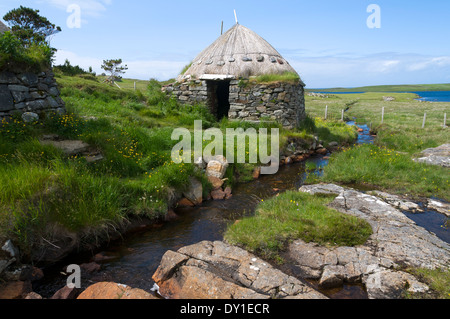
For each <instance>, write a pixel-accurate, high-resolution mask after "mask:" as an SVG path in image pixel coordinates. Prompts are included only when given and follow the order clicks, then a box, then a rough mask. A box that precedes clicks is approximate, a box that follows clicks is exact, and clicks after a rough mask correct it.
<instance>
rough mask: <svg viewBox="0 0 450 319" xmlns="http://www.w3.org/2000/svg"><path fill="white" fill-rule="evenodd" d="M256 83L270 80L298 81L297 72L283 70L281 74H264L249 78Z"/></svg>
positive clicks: (269, 81) (270, 81)
mask: <svg viewBox="0 0 450 319" xmlns="http://www.w3.org/2000/svg"><path fill="white" fill-rule="evenodd" d="M251 81H252V82H256V83H272V82H294V83H297V82H298V81H300V77H299V76H298V74H296V73H293V72H285V73H283V74H265V75H260V76H257V77H255V78H253V79H251Z"/></svg>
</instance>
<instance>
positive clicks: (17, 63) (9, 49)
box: [0, 31, 55, 71]
mask: <svg viewBox="0 0 450 319" xmlns="http://www.w3.org/2000/svg"><path fill="white" fill-rule="evenodd" d="M54 53H55V51H54V50H53V49H52V48H51V47H50V46H49V45H48V44H47V43H32V44H30V45H28V46H25V45H24V44H23V43H22V42H21V41H20V40H19V39H18V38H17V37H16V36H15V35H14V34H13V33H11V32H9V31H7V32H4V33H3V34H0V68H1V69H3V70H10V69H17V68H20V69H23V70H33V71H42V70H45V69H48V68H49V67H50V65H51V62H52V58H53V55H54Z"/></svg>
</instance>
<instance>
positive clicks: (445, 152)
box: [415, 144, 450, 167]
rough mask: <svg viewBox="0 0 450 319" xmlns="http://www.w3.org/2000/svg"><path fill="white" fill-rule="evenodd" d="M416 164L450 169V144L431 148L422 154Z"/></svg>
mask: <svg viewBox="0 0 450 319" xmlns="http://www.w3.org/2000/svg"><path fill="white" fill-rule="evenodd" d="M415 161H416V162H419V163H426V164H430V165H437V166H442V167H450V144H444V145H441V146H439V147H436V148H429V149H427V150H425V151H423V152H422V157H420V158H417V159H415Z"/></svg>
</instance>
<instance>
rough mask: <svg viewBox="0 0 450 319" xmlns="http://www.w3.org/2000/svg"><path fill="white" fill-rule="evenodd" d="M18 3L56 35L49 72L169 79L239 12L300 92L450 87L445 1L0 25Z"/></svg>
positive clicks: (181, 6)
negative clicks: (108, 66)
mask: <svg viewBox="0 0 450 319" xmlns="http://www.w3.org/2000/svg"><path fill="white" fill-rule="evenodd" d="M20 5H23V6H26V7H30V8H33V9H39V10H40V14H41V15H43V16H45V17H47V18H48V19H49V20H50V21H51V22H52V23H54V24H56V25H58V26H60V27H61V28H62V32H61V33H59V34H57V35H55V36H54V37H53V38H52V39H51V45H52V47H54V48H56V49H57V50H58V52H57V54H56V61H55V64H56V65H58V64H62V63H64V61H65V60H66V59H68V60H69V61H70V62H71V64H72V65H80V66H81V67H82V68H84V69H88V68H89V67H90V66H91V67H92V68H93V70H94V71H96V72H97V73H102V72H103V71H102V69H101V67H100V66H101V64H102V61H103V60H105V59H116V58H121V59H122V60H123V61H124V63H125V64H127V65H128V68H129V69H128V71H127V73H126V74H125V77H126V78H135V79H142V80H148V79H150V78H156V79H158V80H168V79H170V78H174V77H176V76H177V75H178V74H179V73H180V71H181V70H182V69H183V67H184V66H185V65H187V64H189V63H190V62H191V61H192V60H193V59H194V58H195V57H196V56H197V55H198V54H199V53H200V52H201V51H202V50H203V49H205V48H206V47H207V46H209V45H210V44H211V43H213V42H214V41H215V40H216V39H217V38H218V37H219V36H220V31H221V22H222V21H223V22H224V32H225V31H226V30H228V29H229V28H231V27H232V26H233V25H234V24H235V23H236V22H235V16H234V10H236V12H237V17H238V21H239V23H240V24H241V25H244V26H246V27H248V28H250V29H251V30H253V31H255V32H256V33H257V34H259V35H260V36H261V37H263V38H264V39H266V40H267V41H268V42H269V43H270V44H271V45H272V46H273V47H274V48H275V49H277V51H278V52H280V54H281V55H282V56H283V57H284V58H285V59H287V60H288V61H289V63H290V64H291V65H292V66H293V67H294V68H295V69H296V71H297V72H298V73H299V74H300V76H301V77H302V79H303V81H304V82H305V83H306V85H307V88H330V87H358V86H366V85H389V84H392V85H393V84H433V83H450V41H449V35H450V1H448V0H432V1H423V0H422V1H417V0H408V1H405V0H369V1H367V0H345V1H344V0H342V1H336V0H316V1H311V0H308V1H304V0H279V1H273V0H272V1H267V0H241V1H236V0H227V1H210V0H209V1H206V0H190V1H185V0H171V1H154V0H148V1H137V0H127V1H124V0H1V3H0V18H2V17H3V16H4V15H5V14H6V13H7V12H8V11H9V10H11V9H14V8H17V7H19V6H20ZM373 5H376V6H373ZM74 9H77V10H74ZM78 9H79V11H78ZM78 13H79V14H78ZM78 18H79V19H78ZM78 22H79V23H78Z"/></svg>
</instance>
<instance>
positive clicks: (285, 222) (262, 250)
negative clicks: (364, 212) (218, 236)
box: [225, 192, 372, 259]
mask: <svg viewBox="0 0 450 319" xmlns="http://www.w3.org/2000/svg"><path fill="white" fill-rule="evenodd" d="M332 200H333V198H332V197H329V196H328V197H324V196H312V195H309V194H305V193H299V192H286V193H283V194H281V195H280V196H278V197H275V198H273V199H270V200H268V201H264V202H262V203H261V204H260V205H259V206H258V208H257V210H256V214H255V216H252V217H247V218H244V219H243V220H242V221H240V222H238V223H236V224H234V225H232V226H230V227H229V228H228V229H227V231H226V233H225V239H226V240H227V241H228V242H230V243H231V244H235V245H239V246H242V247H244V248H245V249H247V250H249V251H252V252H254V253H256V254H258V255H260V256H262V257H264V258H271V259H279V258H280V253H281V252H282V251H283V250H284V249H285V248H286V245H287V244H288V243H289V242H290V241H293V240H296V239H302V240H304V241H306V242H315V243H318V244H321V245H325V246H355V245H359V244H363V243H365V242H366V241H367V239H368V238H369V237H370V235H371V234H372V228H371V227H370V225H369V224H368V223H367V222H365V221H363V220H361V219H358V218H356V217H352V216H348V215H343V214H341V213H338V212H337V211H335V210H333V209H330V208H328V207H326V205H327V204H329V203H330V202H331V201H332Z"/></svg>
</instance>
